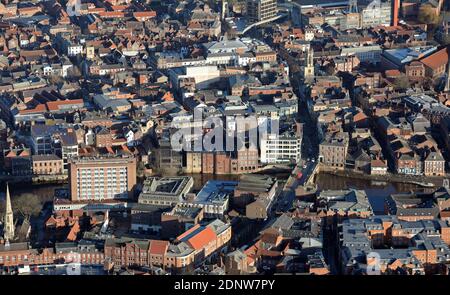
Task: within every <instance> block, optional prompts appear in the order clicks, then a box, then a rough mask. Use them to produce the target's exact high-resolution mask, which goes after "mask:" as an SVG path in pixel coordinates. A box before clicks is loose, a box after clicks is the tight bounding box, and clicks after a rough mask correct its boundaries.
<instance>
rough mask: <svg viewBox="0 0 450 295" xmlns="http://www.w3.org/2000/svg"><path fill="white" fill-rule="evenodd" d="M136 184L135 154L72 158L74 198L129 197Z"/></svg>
mask: <svg viewBox="0 0 450 295" xmlns="http://www.w3.org/2000/svg"><path fill="white" fill-rule="evenodd" d="M135 185H136V159H135V158H134V157H102V158H94V157H84V158H74V159H71V161H70V162H69V187H70V195H71V199H72V201H102V200H113V199H128V198H130V197H132V193H133V188H134V186H135Z"/></svg>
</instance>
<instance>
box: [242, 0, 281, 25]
mask: <svg viewBox="0 0 450 295" xmlns="http://www.w3.org/2000/svg"><path fill="white" fill-rule="evenodd" d="M276 15H277V1H276V0H247V17H248V18H249V20H250V21H251V22H255V23H256V22H260V21H265V20H268V19H271V18H273V17H275V16H276Z"/></svg>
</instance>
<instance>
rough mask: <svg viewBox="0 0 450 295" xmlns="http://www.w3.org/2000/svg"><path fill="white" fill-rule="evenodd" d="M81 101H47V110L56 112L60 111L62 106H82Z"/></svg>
mask: <svg viewBox="0 0 450 295" xmlns="http://www.w3.org/2000/svg"><path fill="white" fill-rule="evenodd" d="M82 103H83V99H72V100H69V99H66V100H57V101H48V102H46V105H47V108H48V110H49V111H57V110H59V109H60V106H62V105H70V104H82Z"/></svg>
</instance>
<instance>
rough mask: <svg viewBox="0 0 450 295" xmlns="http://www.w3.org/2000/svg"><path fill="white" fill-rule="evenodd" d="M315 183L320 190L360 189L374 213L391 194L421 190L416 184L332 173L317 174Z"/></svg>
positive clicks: (378, 210)
mask: <svg viewBox="0 0 450 295" xmlns="http://www.w3.org/2000/svg"><path fill="white" fill-rule="evenodd" d="M316 184H317V187H318V189H320V190H341V189H350V188H353V189H362V190H365V191H366V194H367V196H368V198H369V202H370V204H371V205H372V208H373V210H374V212H375V213H376V214H382V212H383V208H384V200H385V199H386V197H388V196H389V195H391V194H395V193H401V192H410V191H416V190H422V188H420V187H419V186H417V185H414V184H405V183H382V182H374V181H372V180H364V179H354V178H348V177H343V176H337V175H332V174H320V173H319V174H318V175H317V178H316Z"/></svg>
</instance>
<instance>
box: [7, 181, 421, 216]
mask: <svg viewBox="0 0 450 295" xmlns="http://www.w3.org/2000/svg"><path fill="white" fill-rule="evenodd" d="M186 176H192V177H193V178H194V187H193V189H194V191H199V190H200V189H201V188H202V186H203V185H204V184H205V183H206V182H207V181H208V180H212V179H218V180H234V181H237V180H239V176H238V175H202V174H194V175H186ZM279 178H280V179H285V178H286V177H285V175H281V174H280V175H279ZM316 183H317V187H318V189H319V190H341V189H349V188H354V189H363V190H365V191H366V193H367V196H368V197H369V201H370V203H371V204H372V207H373V209H374V211H375V212H376V213H381V212H382V210H383V205H384V200H385V198H386V197H387V196H389V195H390V194H394V193H399V192H409V191H413V190H421V189H422V188H420V187H418V186H417V185H413V184H404V183H380V182H378V183H377V182H374V181H371V180H364V179H354V178H348V177H343V176H337V175H332V174H318V175H317V177H316ZM1 187H2V191H1V193H0V196H1V198H2V199H3V198H4V192H5V186H4V185H2V186H1ZM59 188H67V184H41V185H31V184H18V183H16V184H10V193H11V198H14V197H16V196H19V195H21V194H34V195H36V196H37V197H38V198H39V199H40V201H41V202H42V204H44V203H45V202H48V201H51V200H52V199H53V195H54V192H55V189H59Z"/></svg>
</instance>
